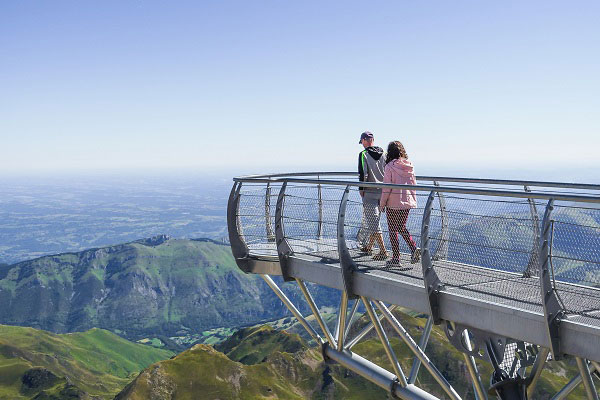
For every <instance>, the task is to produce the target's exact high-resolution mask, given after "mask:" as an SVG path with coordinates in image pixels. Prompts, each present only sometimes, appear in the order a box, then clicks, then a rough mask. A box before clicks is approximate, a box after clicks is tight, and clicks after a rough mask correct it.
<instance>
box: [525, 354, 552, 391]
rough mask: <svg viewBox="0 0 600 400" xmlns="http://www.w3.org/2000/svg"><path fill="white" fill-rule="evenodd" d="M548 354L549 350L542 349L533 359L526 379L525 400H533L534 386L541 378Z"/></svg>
mask: <svg viewBox="0 0 600 400" xmlns="http://www.w3.org/2000/svg"><path fill="white" fill-rule="evenodd" d="M549 353H550V349H549V348H547V347H542V348H541V349H540V351H539V352H538V354H537V357H536V358H535V362H534V363H533V367H531V376H530V377H529V378H528V380H529V382H528V383H527V398H529V399H533V393H534V392H535V386H536V385H537V383H538V381H539V379H540V376H542V370H543V369H544V365H546V360H547V359H548V354H549Z"/></svg>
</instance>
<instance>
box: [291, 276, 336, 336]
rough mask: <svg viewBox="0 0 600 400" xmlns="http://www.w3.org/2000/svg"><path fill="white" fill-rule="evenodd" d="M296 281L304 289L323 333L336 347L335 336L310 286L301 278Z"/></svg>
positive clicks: (305, 296) (307, 300) (303, 291)
mask: <svg viewBox="0 0 600 400" xmlns="http://www.w3.org/2000/svg"><path fill="white" fill-rule="evenodd" d="M296 282H298V286H299V287H300V290H301V291H302V294H303V295H304V298H305V299H306V302H307V303H308V306H309V307H310V309H311V311H312V313H313V315H314V316H315V319H316V320H317V323H318V324H319V326H320V327H321V331H322V332H323V335H325V338H326V339H327V341H328V342H329V345H330V346H332V347H336V346H337V345H336V343H335V340H334V339H333V336H332V335H331V332H330V331H329V328H328V327H327V324H326V323H325V321H323V317H322V316H321V312H319V309H318V308H317V305H316V304H315V300H314V299H313V297H312V294H310V291H309V290H308V288H307V287H306V285H305V284H304V282H302V281H301V280H300V279H296Z"/></svg>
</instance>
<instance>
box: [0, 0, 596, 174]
mask: <svg viewBox="0 0 600 400" xmlns="http://www.w3.org/2000/svg"><path fill="white" fill-rule="evenodd" d="M599 18H600V2H598V1H573V2H571V1H547V0H546V1H441V0H440V1H408V0H407V1H387V2H378V1H369V2H367V1H340V2H334V1H298V2H290V1H143V0H138V1H126V0H117V1H107V0H102V1H76V0H72V1H61V0H53V1H27V0H21V1H18V0H4V1H1V2H0V136H1V142H0V173H4V174H12V173H19V172H33V173H37V172H40V173H41V172H49V171H60V170H64V171H79V170H82V171H86V170H102V169H113V170H115V169H117V170H118V169H156V168H189V169H194V170H196V171H197V170H206V171H212V172H214V171H215V170H231V171H238V173H245V172H249V171H252V172H254V171H257V170H264V171H285V170H291V169H299V168H300V169H316V168H324V167H329V168H332V169H339V170H352V169H354V168H355V167H356V166H355V164H356V158H357V153H358V151H359V150H360V146H359V145H358V137H359V135H360V133H361V132H362V131H363V130H366V129H369V130H371V131H372V132H373V133H374V134H375V137H376V140H377V142H378V144H379V145H381V146H382V147H384V146H385V145H386V143H387V142H388V141H390V140H393V139H399V140H401V141H403V142H404V144H405V146H406V148H407V150H408V152H409V155H410V157H411V159H412V160H413V162H414V163H415V164H416V166H417V172H418V173H419V172H421V171H425V170H426V171H427V172H428V173H433V172H436V171H438V172H439V173H438V174H439V175H445V173H444V172H446V171H450V170H452V169H466V170H467V171H472V172H473V173H471V174H470V175H476V174H477V173H476V171H477V170H478V169H481V170H483V169H494V168H512V169H517V170H520V171H528V170H540V169H555V170H556V169H562V168H570V169H573V168H579V169H582V170H585V171H587V175H588V176H592V177H593V176H600V174H597V173H596V172H599V171H600V157H599V156H598V153H599V151H600V150H599V149H600V20H599ZM523 176H528V177H531V176H529V175H528V174H526V173H525V172H523ZM596 180H600V179H596Z"/></svg>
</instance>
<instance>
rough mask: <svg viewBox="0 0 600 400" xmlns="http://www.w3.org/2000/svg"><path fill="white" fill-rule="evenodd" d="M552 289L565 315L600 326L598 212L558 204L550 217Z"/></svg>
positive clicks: (599, 209) (573, 205)
mask: <svg viewBox="0 0 600 400" xmlns="http://www.w3.org/2000/svg"><path fill="white" fill-rule="evenodd" d="M550 255H551V256H550V266H551V273H552V278H553V285H554V287H555V288H556V289H557V292H558V296H559V299H560V300H561V302H562V304H563V307H564V308H565V310H566V311H567V313H568V314H575V315H580V316H583V317H584V318H585V319H586V320H587V322H588V323H592V324H600V311H599V310H598V309H599V308H600V290H592V289H591V288H596V289H600V208H597V207H589V206H582V205H577V204H573V203H564V202H561V203H557V204H556V205H555V207H554V210H553V213H552V221H551V236H550Z"/></svg>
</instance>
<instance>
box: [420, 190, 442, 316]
mask: <svg viewBox="0 0 600 400" xmlns="http://www.w3.org/2000/svg"><path fill="white" fill-rule="evenodd" d="M434 199H435V191H433V190H432V191H431V193H429V198H428V199H427V204H426V205H425V210H424V211H423V223H422V225H421V247H422V257H421V266H422V268H423V283H424V284H425V290H426V291H427V300H428V302H429V312H430V315H431V317H432V318H433V323H434V324H436V325H439V324H440V323H441V322H442V320H441V318H440V304H439V291H440V289H441V287H442V284H441V281H440V279H439V278H438V276H437V274H436V273H435V270H434V269H433V261H432V256H431V250H430V248H429V245H430V240H429V223H430V220H431V210H432V209H433V201H434Z"/></svg>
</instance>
